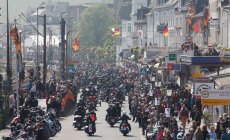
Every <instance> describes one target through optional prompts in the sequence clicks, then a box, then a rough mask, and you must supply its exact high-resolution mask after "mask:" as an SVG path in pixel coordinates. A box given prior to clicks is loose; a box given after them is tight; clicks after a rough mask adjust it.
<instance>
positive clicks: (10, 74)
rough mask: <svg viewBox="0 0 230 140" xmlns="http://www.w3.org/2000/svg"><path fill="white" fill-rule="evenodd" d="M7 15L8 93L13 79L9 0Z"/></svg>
mask: <svg viewBox="0 0 230 140" xmlns="http://www.w3.org/2000/svg"><path fill="white" fill-rule="evenodd" d="M6 14H7V17H6V18H7V19H6V20H7V27H6V30H7V31H6V32H7V41H6V43H7V50H6V55H7V63H6V65H7V66H6V71H7V81H8V83H9V88H8V92H9V91H10V89H11V83H12V82H11V77H12V73H11V72H12V70H11V69H10V44H9V42H10V37H9V5H8V0H6Z"/></svg>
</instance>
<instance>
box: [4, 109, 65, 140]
mask: <svg viewBox="0 0 230 140" xmlns="http://www.w3.org/2000/svg"><path fill="white" fill-rule="evenodd" d="M20 114H23V115H18V116H16V117H15V118H14V119H13V120H12V121H11V123H10V129H11V134H10V136H8V137H3V140H34V139H36V140H48V138H49V137H54V136H55V135H56V134H57V132H60V131H61V129H62V126H61V123H60V122H59V120H58V119H57V118H56V112H55V111H54V109H52V108H51V109H49V110H48V111H47V112H46V111H44V109H42V108H41V107H40V106H36V107H30V106H27V107H25V106H23V107H21V109H20Z"/></svg>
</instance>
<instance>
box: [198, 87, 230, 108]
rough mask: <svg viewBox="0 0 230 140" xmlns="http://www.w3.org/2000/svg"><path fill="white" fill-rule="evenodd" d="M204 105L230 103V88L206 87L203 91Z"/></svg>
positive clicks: (202, 99)
mask: <svg viewBox="0 0 230 140" xmlns="http://www.w3.org/2000/svg"><path fill="white" fill-rule="evenodd" d="M201 104H202V105H230V90H216V89H204V90H202V91H201Z"/></svg>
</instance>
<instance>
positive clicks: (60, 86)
mask: <svg viewBox="0 0 230 140" xmlns="http://www.w3.org/2000/svg"><path fill="white" fill-rule="evenodd" d="M50 81H52V83H53V81H55V80H54V79H52V80H50ZM55 82H56V81H55ZM53 85H55V87H54V88H53V89H54V91H53V92H50V93H48V94H47V95H46V104H47V108H46V109H45V108H41V106H39V105H38V100H37V98H36V94H35V93H36V92H34V90H30V91H29V94H27V96H28V97H27V98H25V99H24V100H25V102H24V103H23V105H22V106H20V107H19V115H16V116H15V117H14V118H13V119H12V121H11V123H10V130H11V134H10V136H7V137H5V136H4V137H3V139H4V140H20V139H23V140H35V139H36V140H48V139H49V138H50V137H54V136H55V135H56V134H57V133H58V132H60V131H61V129H62V125H61V123H60V121H59V117H60V112H61V110H62V109H61V108H62V104H63V100H64V99H65V96H66V95H67V94H68V93H69V92H71V93H72V92H74V90H75V89H76V88H75V86H74V85H73V84H71V82H69V81H61V82H60V81H59V82H57V83H55V84H53ZM68 91H69V92H68ZM62 111H63V110H62ZM14 114H16V113H14Z"/></svg>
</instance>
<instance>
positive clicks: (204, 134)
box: [202, 125, 209, 140]
mask: <svg viewBox="0 0 230 140" xmlns="http://www.w3.org/2000/svg"><path fill="white" fill-rule="evenodd" d="M202 133H203V136H204V140H206V138H207V135H208V134H209V133H208V130H207V126H206V125H204V126H203V127H202Z"/></svg>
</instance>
